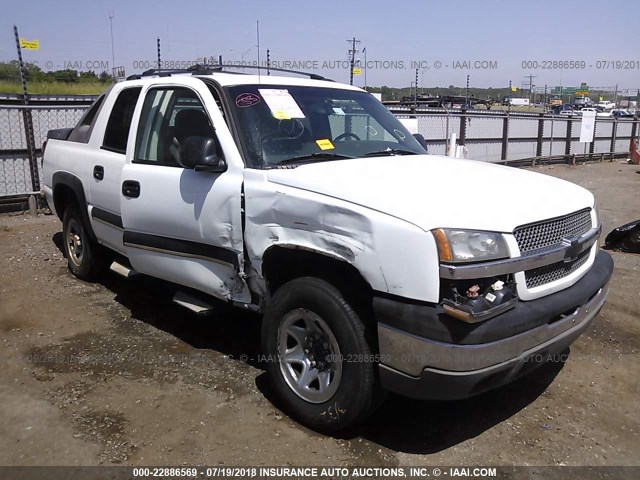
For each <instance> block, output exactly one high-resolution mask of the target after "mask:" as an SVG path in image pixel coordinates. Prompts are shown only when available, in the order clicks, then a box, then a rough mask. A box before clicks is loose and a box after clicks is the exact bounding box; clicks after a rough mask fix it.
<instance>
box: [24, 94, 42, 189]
mask: <svg viewBox="0 0 640 480" xmlns="http://www.w3.org/2000/svg"><path fill="white" fill-rule="evenodd" d="M22 120H23V123H24V135H25V138H26V140H27V150H28V151H29V170H30V172H31V188H32V189H33V190H32V191H33V192H39V191H40V174H39V173H38V157H37V155H36V139H35V133H34V131H33V117H32V116H31V109H30V108H28V107H27V104H26V103H25V108H24V109H23V110H22Z"/></svg>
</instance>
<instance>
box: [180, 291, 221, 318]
mask: <svg viewBox="0 0 640 480" xmlns="http://www.w3.org/2000/svg"><path fill="white" fill-rule="evenodd" d="M173 301H174V302H175V303H177V304H178V305H180V306H182V307H185V308H188V309H189V310H191V311H192V312H195V313H197V314H198V315H204V314H207V313H209V312H211V311H212V310H213V305H211V304H209V303H207V302H205V301H204V300H202V299H201V298H197V297H194V296H192V295H189V294H188V293H185V292H180V291H178V292H176V294H175V295H174V296H173Z"/></svg>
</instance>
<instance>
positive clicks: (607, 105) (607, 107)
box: [596, 100, 616, 110]
mask: <svg viewBox="0 0 640 480" xmlns="http://www.w3.org/2000/svg"><path fill="white" fill-rule="evenodd" d="M596 106H598V107H601V108H602V109H603V110H611V109H613V108H615V106H616V104H615V103H613V102H610V101H609V100H603V101H602V102H598V103H597V104H596Z"/></svg>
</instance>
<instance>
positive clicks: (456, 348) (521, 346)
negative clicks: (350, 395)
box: [374, 251, 613, 399]
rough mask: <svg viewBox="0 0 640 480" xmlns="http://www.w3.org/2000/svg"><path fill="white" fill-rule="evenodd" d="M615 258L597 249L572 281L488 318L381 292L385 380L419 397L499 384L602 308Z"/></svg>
mask: <svg viewBox="0 0 640 480" xmlns="http://www.w3.org/2000/svg"><path fill="white" fill-rule="evenodd" d="M612 272H613V260H612V259H611V256H610V255H609V254H608V253H606V252H604V251H600V252H598V255H597V256H596V259H595V262H594V264H593V266H592V267H591V269H590V270H589V271H588V272H587V273H586V274H585V275H584V277H582V278H581V279H580V280H579V281H578V282H577V283H576V284H574V285H573V286H571V287H569V288H567V289H565V290H562V291H560V292H557V293H554V294H551V295H548V296H546V297H542V298H539V299H537V300H533V301H528V302H524V301H518V303H517V304H516V305H515V306H514V307H513V308H511V309H510V310H508V311H506V312H504V313H503V314H501V315H498V316H496V317H494V318H491V319H489V320H487V321H486V322H483V323H477V324H469V323H465V322H461V321H459V320H456V319H453V318H451V317H450V316H448V315H447V314H446V313H445V312H444V309H443V306H442V305H431V304H422V303H419V304H415V303H406V302H403V301H398V300H395V299H389V298H383V297H376V298H375V299H374V312H375V315H376V319H377V321H378V340H379V349H380V350H379V351H380V357H381V359H382V363H381V364H380V366H379V368H380V380H381V382H382V385H383V387H384V388H385V389H387V390H389V391H393V392H396V393H399V394H402V395H405V396H408V397H413V398H421V399H456V398H465V397H469V396H472V395H476V394H478V393H481V392H484V391H486V390H489V389H492V388H496V387H498V386H501V385H503V384H505V383H508V382H510V381H512V380H514V379H515V378H517V377H519V376H521V375H523V374H525V373H527V372H529V371H530V370H532V369H533V368H535V367H536V366H539V365H540V364H541V363H544V361H546V360H547V359H548V358H549V357H550V356H552V355H555V354H558V353H561V352H562V351H564V350H565V349H566V348H567V347H568V346H569V345H570V344H571V343H572V342H573V341H574V340H575V339H576V338H577V337H578V336H579V335H580V334H581V333H582V332H583V331H584V330H585V329H586V328H587V327H588V325H589V324H590V323H591V321H592V320H593V319H594V317H595V316H596V315H597V314H598V312H599V311H600V309H601V308H602V306H603V304H604V302H605V299H606V296H607V293H608V282H609V279H610V278H611V275H612Z"/></svg>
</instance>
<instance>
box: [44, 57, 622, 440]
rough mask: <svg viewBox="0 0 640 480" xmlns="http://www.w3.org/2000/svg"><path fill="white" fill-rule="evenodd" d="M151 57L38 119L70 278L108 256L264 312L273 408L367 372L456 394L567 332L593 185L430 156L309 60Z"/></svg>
mask: <svg viewBox="0 0 640 480" xmlns="http://www.w3.org/2000/svg"><path fill="white" fill-rule="evenodd" d="M219 70H220V69H212V70H205V69H194V70H192V71H190V72H185V73H180V72H166V71H163V72H160V74H158V72H147V73H146V74H143V75H139V76H136V77H134V78H130V79H128V80H127V81H124V82H121V83H118V84H116V85H114V86H113V87H112V88H111V89H110V90H109V91H107V92H106V93H105V94H104V95H102V96H101V97H100V98H99V99H98V100H97V101H96V102H95V104H94V105H93V106H92V107H91V108H89V109H88V111H87V112H86V114H85V115H84V117H83V118H82V119H81V120H80V122H79V123H78V125H76V127H75V128H73V129H60V130H52V131H51V132H49V135H48V142H47V145H46V150H45V154H44V183H45V193H46V197H47V200H48V203H49V206H50V207H51V209H52V210H53V211H54V212H55V213H56V214H57V216H58V217H59V218H60V219H61V220H62V222H63V235H64V239H65V242H64V247H65V253H66V256H67V258H68V263H69V268H70V270H71V272H73V274H75V275H76V276H77V277H79V278H81V279H85V280H91V279H95V278H96V277H97V276H98V275H100V274H101V273H102V272H104V271H105V270H106V269H108V267H109V266H111V268H112V269H113V270H116V271H118V272H119V273H122V274H124V275H130V274H132V273H135V272H137V273H140V274H145V275H150V276H153V277H157V278H159V279H163V280H167V281H170V282H173V284H175V285H178V286H179V287H178V291H177V292H176V298H175V299H176V301H178V302H179V303H181V304H182V305H184V306H187V307H188V308H191V309H192V310H195V311H203V310H207V308H208V305H211V303H212V301H213V300H212V299H213V298H216V299H220V300H223V301H225V302H229V303H232V304H233V305H236V306H238V307H242V308H248V309H251V310H254V311H257V312H261V313H263V327H262V349H263V356H262V358H263V359H265V365H264V366H265V369H266V370H267V371H268V373H269V375H270V377H271V380H272V383H273V388H274V390H275V392H276V393H277V395H278V396H279V398H280V401H281V404H282V405H283V407H284V409H285V410H286V411H287V412H288V413H289V414H291V415H292V416H293V417H294V418H296V419H298V420H299V421H300V422H301V423H303V424H305V425H307V426H309V427H311V428H314V429H317V430H320V431H324V432H337V431H339V430H341V429H344V428H346V427H349V426H351V425H354V424H356V423H358V422H361V421H362V420H364V419H365V418H366V416H367V415H368V414H370V413H371V412H372V411H373V410H374V409H375V407H376V406H377V405H379V404H380V401H381V399H382V398H384V392H385V391H392V392H397V393H400V394H402V395H406V396H410V397H414V398H421V399H456V398H464V397H468V396H472V395H475V394H478V393H481V392H484V391H486V390H489V389H492V388H495V387H498V386H500V385H503V384H505V383H507V382H509V381H511V380H513V379H515V378H517V377H519V376H521V375H523V374H524V373H526V372H529V371H530V370H532V369H533V368H535V367H536V366H538V365H540V364H541V363H543V362H545V361H547V360H548V359H549V358H551V357H552V356H553V355H555V354H558V353H561V352H564V351H565V350H566V349H567V347H568V346H569V345H570V344H571V343H572V342H573V340H575V339H576V338H577V337H578V336H579V335H580V334H581V333H582V332H583V331H584V330H585V328H587V326H588V325H589V323H590V322H591V321H592V320H593V318H594V317H595V316H596V315H597V313H598V312H599V310H600V308H601V307H602V305H603V303H604V301H605V297H606V295H607V292H608V289H607V285H608V282H609V279H610V277H611V274H612V270H613V262H612V260H611V257H610V256H609V255H608V254H607V253H606V252H604V251H601V250H600V249H599V248H598V237H599V234H600V230H601V223H600V219H599V216H598V212H597V208H596V205H595V201H594V197H593V195H592V194H591V193H590V192H588V191H587V190H585V189H583V188H581V187H578V186H576V185H574V184H571V183H568V182H565V181H562V180H559V179H556V178H552V177H549V176H545V175H541V174H537V173H533V172H529V171H525V170H518V169H515V168H511V167H503V166H497V165H490V164H486V163H482V162H476V161H470V160H459V159H453V158H448V157H442V156H436V155H427V154H426V150H425V146H426V143H427V142H425V140H424V138H422V137H420V136H417V137H416V136H412V135H411V134H410V133H409V132H408V131H407V130H406V129H405V127H403V125H402V124H401V123H400V122H399V121H398V120H397V119H396V118H395V117H394V116H393V115H392V114H390V113H389V112H388V110H387V109H386V108H385V107H384V106H383V105H382V104H381V103H380V102H379V101H378V100H376V99H375V98H374V97H373V96H372V95H370V94H368V93H367V92H365V91H363V90H361V89H358V88H355V87H351V86H348V85H342V84H339V83H334V82H331V81H326V80H324V79H321V78H318V77H317V76H315V75H310V77H311V78H306V77H304V78H299V77H293V76H282V74H281V76H275V75H270V76H265V75H240V74H234V73H232V72H229V71H225V70H222V71H219Z"/></svg>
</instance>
